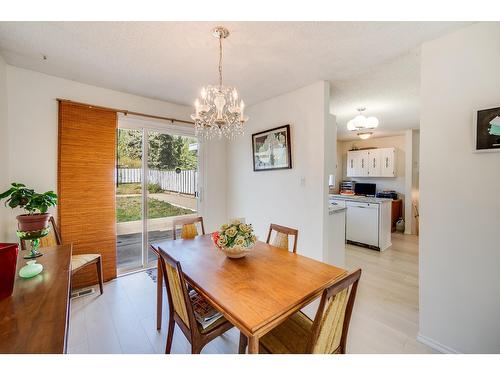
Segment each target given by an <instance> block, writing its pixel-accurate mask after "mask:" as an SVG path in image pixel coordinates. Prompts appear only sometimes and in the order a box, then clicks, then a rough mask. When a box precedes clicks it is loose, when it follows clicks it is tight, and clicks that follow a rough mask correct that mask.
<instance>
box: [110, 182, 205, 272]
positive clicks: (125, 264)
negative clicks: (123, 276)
mask: <svg viewBox="0 0 500 375" xmlns="http://www.w3.org/2000/svg"><path fill="white" fill-rule="evenodd" d="M149 190H150V193H149V194H148V219H149V220H148V230H149V232H148V242H156V241H161V240H167V239H171V238H172V222H173V220H174V219H176V218H179V217H184V216H187V215H193V216H194V215H196V209H197V202H196V198H195V197H194V196H191V195H185V194H177V193H172V192H163V191H161V190H160V191H158V189H152V188H151V186H150V189H149ZM140 191H141V187H140V184H120V185H118V188H117V201H116V207H117V210H116V216H117V224H116V227H117V263H118V269H121V270H124V269H131V268H134V267H140V266H141V264H142V230H143V228H142V226H143V224H142V220H141V213H142V207H141V204H142V196H141V194H140ZM153 191H155V192H154V193H153ZM149 254H150V255H149V260H153V259H156V258H155V257H154V254H152V253H149Z"/></svg>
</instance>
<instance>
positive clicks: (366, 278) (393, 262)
mask: <svg viewBox="0 0 500 375" xmlns="http://www.w3.org/2000/svg"><path fill="white" fill-rule="evenodd" d="M392 242H393V245H392V247H391V248H389V249H388V250H386V251H385V252H383V253H379V252H377V251H374V250H369V249H364V248H361V247H357V246H352V245H347V246H346V267H347V268H349V269H354V268H357V267H360V268H362V269H363V274H362V276H361V281H360V285H359V289H358V297H357V299H356V303H355V306H354V313H353V317H352V321H351V326H350V333H349V338H348V352H349V353H431V352H432V350H431V349H429V348H428V347H426V346H424V345H422V344H420V343H418V342H417V341H416V340H415V337H416V335H417V331H418V238H417V237H415V236H403V235H398V234H395V235H393V240H392ZM155 293H156V284H154V283H153V281H152V280H151V279H150V277H149V276H148V275H147V274H146V273H145V272H139V273H136V274H132V275H128V276H124V277H120V278H118V279H116V280H113V281H111V282H109V283H106V284H105V286H104V294H103V295H102V296H99V295H98V294H94V295H91V296H86V297H82V298H77V299H74V300H72V305H71V317H70V333H69V342H68V352H69V353H163V352H164V350H165V341H166V331H165V328H166V327H167V322H166V321H165V319H164V321H163V326H162V328H163V329H162V331H161V332H158V331H156V317H155V314H156V294H155ZM164 301H166V297H165V298H164ZM163 311H164V312H166V311H167V308H166V307H164V309H163ZM238 338H239V331H238V330H237V329H232V330H230V331H228V332H226V333H225V334H224V335H223V336H222V337H220V338H217V339H216V340H214V341H212V342H211V343H210V344H208V345H207V346H206V347H205V348H204V349H203V352H202V353H237V351H238ZM172 353H190V346H189V343H188V342H187V340H186V339H185V338H184V336H183V335H182V333H181V332H180V330H179V329H178V328H176V330H175V337H174V341H173V345H172Z"/></svg>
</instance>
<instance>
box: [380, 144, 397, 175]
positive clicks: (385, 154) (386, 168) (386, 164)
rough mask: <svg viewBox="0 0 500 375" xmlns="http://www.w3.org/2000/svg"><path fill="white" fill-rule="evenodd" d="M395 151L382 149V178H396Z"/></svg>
mask: <svg viewBox="0 0 500 375" xmlns="http://www.w3.org/2000/svg"><path fill="white" fill-rule="evenodd" d="M395 159H396V157H395V149H394V147H392V148H382V149H380V161H381V165H380V176H381V177H395V176H396V171H395V170H394V166H395V165H396V163H395V161H396V160H395Z"/></svg>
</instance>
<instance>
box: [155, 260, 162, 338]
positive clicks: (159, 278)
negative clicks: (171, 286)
mask: <svg viewBox="0 0 500 375" xmlns="http://www.w3.org/2000/svg"><path fill="white" fill-rule="evenodd" d="M162 309H163V272H162V270H161V260H160V256H158V271H157V272H156V329H157V330H158V331H160V330H161V315H162V314H161V313H162Z"/></svg>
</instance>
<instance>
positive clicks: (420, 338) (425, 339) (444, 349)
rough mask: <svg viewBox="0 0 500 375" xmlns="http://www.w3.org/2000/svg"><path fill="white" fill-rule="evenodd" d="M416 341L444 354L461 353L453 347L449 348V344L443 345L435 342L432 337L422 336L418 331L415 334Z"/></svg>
mask: <svg viewBox="0 0 500 375" xmlns="http://www.w3.org/2000/svg"><path fill="white" fill-rule="evenodd" d="M417 341H419V342H421V343H422V344H425V345H427V346H429V347H431V348H432V349H435V350H437V351H438V352H440V353H445V354H462V353H461V352H459V351H458V350H455V349H453V348H450V347H449V346H446V345H443V344H441V343H440V342H437V341H436V340H434V339H431V338H430V337H427V336H424V335H422V334H420V333H418V334H417Z"/></svg>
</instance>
